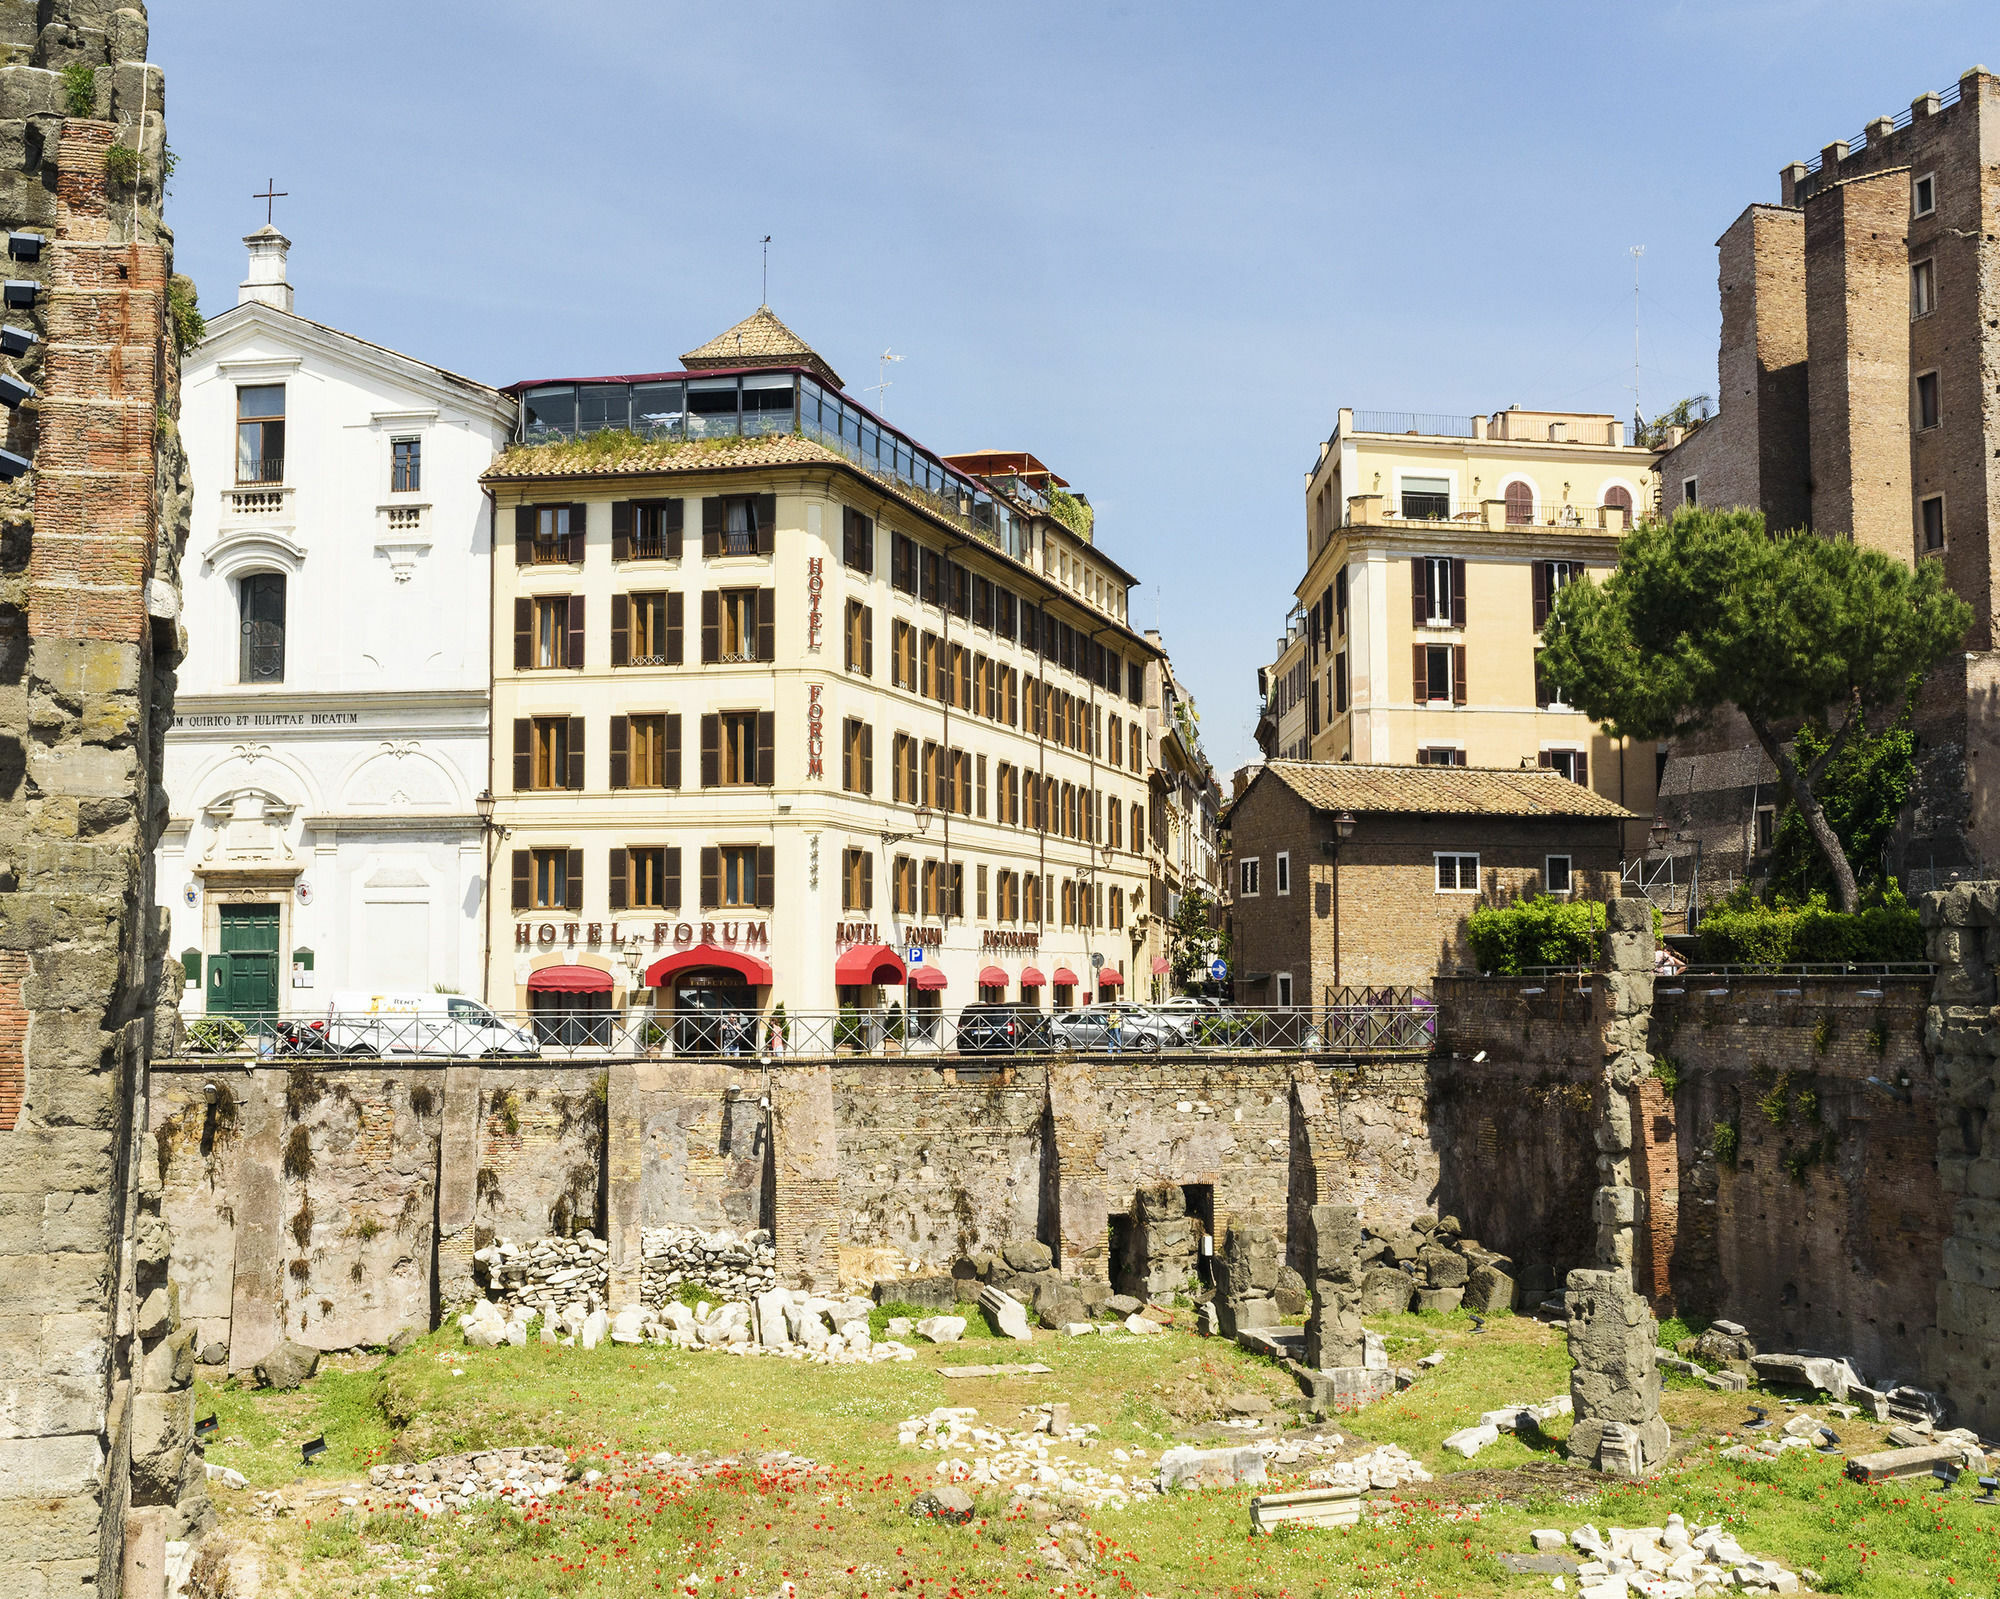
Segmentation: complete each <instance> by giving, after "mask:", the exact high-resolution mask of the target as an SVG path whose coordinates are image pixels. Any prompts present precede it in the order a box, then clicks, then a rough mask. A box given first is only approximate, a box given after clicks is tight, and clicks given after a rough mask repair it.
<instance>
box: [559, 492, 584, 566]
mask: <svg viewBox="0 0 2000 1599" xmlns="http://www.w3.org/2000/svg"><path fill="white" fill-rule="evenodd" d="M584 509H585V508H584V507H583V506H581V505H572V506H571V507H570V508H569V539H568V541H567V543H568V548H567V549H565V550H564V551H563V559H564V560H566V561H568V562H569V564H570V565H571V566H581V565H582V564H583V526H584V520H585V518H584Z"/></svg>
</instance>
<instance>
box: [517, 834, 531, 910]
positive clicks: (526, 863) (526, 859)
mask: <svg viewBox="0 0 2000 1599" xmlns="http://www.w3.org/2000/svg"><path fill="white" fill-rule="evenodd" d="M534 900H535V857H534V855H533V854H532V853H531V852H530V851H528V850H524V849H517V850H515V851H514V909H515V910H517V911H524V910H527V909H528V908H529V907H530V906H531V905H532V904H533V903H534Z"/></svg>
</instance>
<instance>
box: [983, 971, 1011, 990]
mask: <svg viewBox="0 0 2000 1599" xmlns="http://www.w3.org/2000/svg"><path fill="white" fill-rule="evenodd" d="M979 986H980V987H981V988H1005V987H1006V986H1007V974H1006V973H1005V972H1003V971H1001V970H1000V968H999V967H997V966H989V967H987V968H986V970H985V971H983V972H981V973H980V974H979Z"/></svg>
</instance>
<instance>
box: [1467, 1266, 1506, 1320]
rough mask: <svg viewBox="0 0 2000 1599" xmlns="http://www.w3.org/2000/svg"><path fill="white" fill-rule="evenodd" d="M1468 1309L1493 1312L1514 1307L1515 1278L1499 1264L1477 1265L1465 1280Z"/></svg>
mask: <svg viewBox="0 0 2000 1599" xmlns="http://www.w3.org/2000/svg"><path fill="white" fill-rule="evenodd" d="M1464 1305H1465V1308H1466V1309H1467V1310H1477V1311H1481V1312H1489V1313H1490V1312H1492V1311H1498V1310H1512V1309H1513V1308H1514V1279H1513V1278H1511V1277H1509V1276H1508V1275H1507V1274H1506V1273H1505V1272H1504V1271H1501V1270H1500V1269H1499V1268H1498V1267H1497V1266H1491V1265H1487V1266H1477V1267H1474V1268H1473V1271H1472V1273H1471V1275H1470V1276H1468V1277H1467V1278H1466V1280H1465V1299H1464Z"/></svg>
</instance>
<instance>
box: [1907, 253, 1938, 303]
mask: <svg viewBox="0 0 2000 1599" xmlns="http://www.w3.org/2000/svg"><path fill="white" fill-rule="evenodd" d="M1936 309H1937V268H1936V266H1935V265H1933V264H1932V263H1931V262H1929V261H1914V262H1912V263H1911V264H1910V315H1911V316H1929V315H1930V314H1931V312H1933V311H1935V310H1936Z"/></svg>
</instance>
